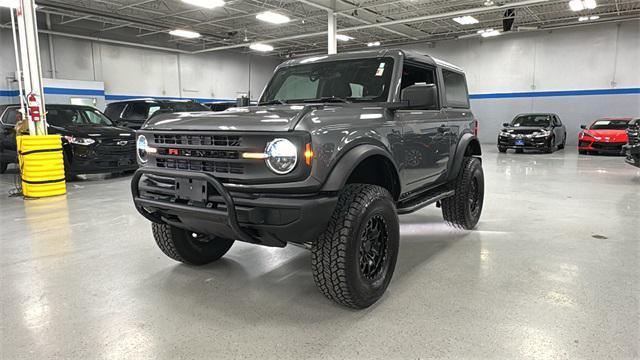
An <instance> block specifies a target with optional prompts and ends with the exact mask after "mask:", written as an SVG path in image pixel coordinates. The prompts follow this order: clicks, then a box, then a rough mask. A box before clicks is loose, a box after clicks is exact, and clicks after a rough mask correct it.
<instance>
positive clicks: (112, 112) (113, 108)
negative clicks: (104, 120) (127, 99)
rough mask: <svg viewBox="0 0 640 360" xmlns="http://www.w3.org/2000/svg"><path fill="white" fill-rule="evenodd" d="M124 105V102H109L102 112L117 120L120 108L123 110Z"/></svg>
mask: <svg viewBox="0 0 640 360" xmlns="http://www.w3.org/2000/svg"><path fill="white" fill-rule="evenodd" d="M125 106H126V104H124V103H116V104H109V105H107V108H106V109H105V110H104V113H105V115H107V117H108V118H109V119H111V120H118V119H120V114H122V110H124V107H125Z"/></svg>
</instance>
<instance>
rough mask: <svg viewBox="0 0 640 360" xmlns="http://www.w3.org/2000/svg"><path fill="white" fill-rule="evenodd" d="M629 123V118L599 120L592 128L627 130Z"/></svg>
mask: <svg viewBox="0 0 640 360" xmlns="http://www.w3.org/2000/svg"><path fill="white" fill-rule="evenodd" d="M628 124H629V121H628V120H597V121H596V122H594V123H593V124H592V125H591V130H625V129H626V128H627V125H628Z"/></svg>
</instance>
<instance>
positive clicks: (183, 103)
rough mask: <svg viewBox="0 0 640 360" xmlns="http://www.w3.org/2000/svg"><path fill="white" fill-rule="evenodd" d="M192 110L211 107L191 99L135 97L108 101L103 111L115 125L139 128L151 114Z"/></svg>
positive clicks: (206, 109)
mask: <svg viewBox="0 0 640 360" xmlns="http://www.w3.org/2000/svg"><path fill="white" fill-rule="evenodd" d="M194 111H211V109H209V108H208V107H206V106H204V105H202V104H200V103H197V102H195V101H191V100H158V99H136V100H126V101H117V102H112V103H109V104H108V105H107V108H106V109H105V110H104V113H105V115H107V116H108V117H109V119H111V120H113V121H114V122H115V123H116V124H117V125H120V126H126V127H128V128H131V129H140V127H141V126H142V124H144V122H145V121H147V120H148V119H149V118H151V117H153V116H156V115H159V114H164V113H176V112H194Z"/></svg>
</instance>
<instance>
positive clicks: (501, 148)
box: [498, 146, 507, 153]
mask: <svg viewBox="0 0 640 360" xmlns="http://www.w3.org/2000/svg"><path fill="white" fill-rule="evenodd" d="M498 151H499V152H501V153H506V152H507V147H506V146H498Z"/></svg>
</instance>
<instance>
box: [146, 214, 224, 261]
mask: <svg viewBox="0 0 640 360" xmlns="http://www.w3.org/2000/svg"><path fill="white" fill-rule="evenodd" d="M151 227H152V230H153V237H154V238H155V240H156V244H158V247H159V248H160V250H162V252H163V253H164V254H165V255H167V256H168V257H170V258H172V259H173V260H176V261H180V262H183V263H186V264H190V265H205V264H208V263H211V262H214V261H216V260H218V259H220V258H221V257H223V256H224V254H226V253H227V251H229V249H230V248H231V245H233V242H234V240H229V239H223V238H219V237H217V236H212V235H201V234H196V233H194V232H192V231H188V230H184V229H180V228H177V227H175V226H171V225H166V224H157V223H153V224H152V225H151Z"/></svg>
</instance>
